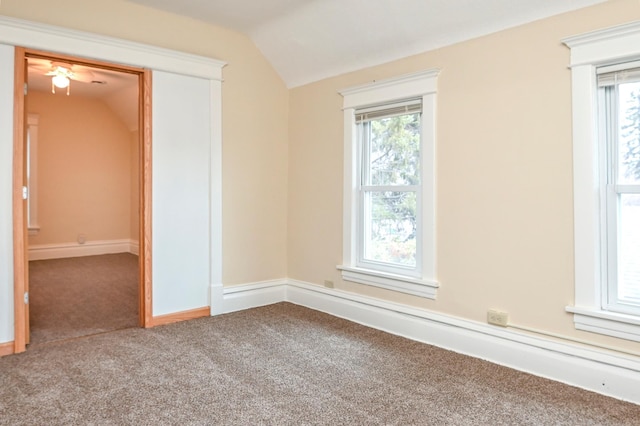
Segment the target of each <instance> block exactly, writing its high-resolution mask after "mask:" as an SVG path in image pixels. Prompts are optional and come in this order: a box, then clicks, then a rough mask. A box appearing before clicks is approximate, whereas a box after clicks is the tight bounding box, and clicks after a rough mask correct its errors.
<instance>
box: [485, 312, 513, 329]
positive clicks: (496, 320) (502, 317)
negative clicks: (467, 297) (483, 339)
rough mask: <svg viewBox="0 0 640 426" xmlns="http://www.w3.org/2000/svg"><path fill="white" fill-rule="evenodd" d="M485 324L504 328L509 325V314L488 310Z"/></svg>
mask: <svg viewBox="0 0 640 426" xmlns="http://www.w3.org/2000/svg"><path fill="white" fill-rule="evenodd" d="M487 322H488V323H489V324H493V325H499V326H501V327H506V326H507V325H508V324H509V313H508V312H503V311H499V310H497V309H489V311H487Z"/></svg>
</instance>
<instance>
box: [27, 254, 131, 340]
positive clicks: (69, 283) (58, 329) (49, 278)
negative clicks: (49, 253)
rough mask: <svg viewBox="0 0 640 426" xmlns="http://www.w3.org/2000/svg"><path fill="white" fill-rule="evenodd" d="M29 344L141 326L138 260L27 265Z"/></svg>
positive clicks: (110, 257)
mask: <svg viewBox="0 0 640 426" xmlns="http://www.w3.org/2000/svg"><path fill="white" fill-rule="evenodd" d="M29 296H30V297H29V321H30V323H31V324H30V331H31V345H37V344H41V343H46V342H51V341H56V340H62V339H69V338H73V337H80V336H87V335H90V334H97V333H104V332H107V331H113V330H118V329H122V328H127V327H137V326H138V256H135V255H133V254H130V253H118V254H105V255H100V256H85V257H73V258H67V259H49V260H35V261H31V262H29Z"/></svg>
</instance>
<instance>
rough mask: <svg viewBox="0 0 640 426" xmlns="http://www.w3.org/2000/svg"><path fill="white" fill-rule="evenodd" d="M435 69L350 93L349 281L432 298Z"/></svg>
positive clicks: (345, 93)
mask: <svg viewBox="0 0 640 426" xmlns="http://www.w3.org/2000/svg"><path fill="white" fill-rule="evenodd" d="M436 80H437V71H425V72H420V73H416V74H410V75H406V76H402V77H399V78H395V79H389V80H383V81H378V82H374V83H371V84H367V85H364V86H358V87H354V88H351V89H346V90H344V91H342V92H341V94H342V95H343V97H344V120H345V121H344V125H345V173H344V176H345V186H344V192H345V194H344V251H343V256H344V258H343V264H342V265H340V266H339V269H341V270H342V277H343V279H344V280H346V281H353V282H357V283H360V284H366V285H372V286H377V287H382V288H385V289H389V290H394V291H399V292H403V293H408V294H413V295H418V296H422V297H428V298H435V294H436V289H437V287H438V284H437V282H436V280H435V95H436Z"/></svg>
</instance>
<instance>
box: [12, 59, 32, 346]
mask: <svg viewBox="0 0 640 426" xmlns="http://www.w3.org/2000/svg"><path fill="white" fill-rule="evenodd" d="M14 58H15V59H14V87H13V313H14V336H13V337H14V340H13V346H14V352H16V353H17V352H22V351H24V350H25V347H26V344H27V342H26V333H27V329H26V327H27V323H26V307H25V303H24V293H25V289H26V285H27V283H26V279H27V278H26V275H25V274H26V273H27V267H28V265H29V263H28V259H27V247H26V241H25V235H24V234H25V229H26V226H27V224H26V223H25V219H26V211H25V210H26V209H25V208H24V200H23V198H22V186H23V183H24V182H23V176H24V156H25V152H24V145H23V144H24V131H25V125H26V123H25V122H24V109H25V102H24V83H25V81H24V73H25V49H24V48H21V47H16V49H15V54H14Z"/></svg>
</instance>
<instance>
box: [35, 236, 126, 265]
mask: <svg viewBox="0 0 640 426" xmlns="http://www.w3.org/2000/svg"><path fill="white" fill-rule="evenodd" d="M111 253H133V254H138V242H137V241H133V240H127V239H123V240H105V241H87V242H86V243H84V244H78V243H62V244H39V245H30V246H29V260H45V259H62V258H65V257H81V256H96V255H100V254H111Z"/></svg>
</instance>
